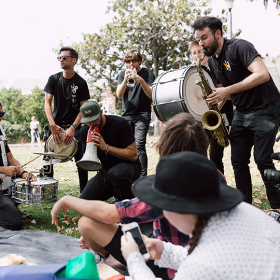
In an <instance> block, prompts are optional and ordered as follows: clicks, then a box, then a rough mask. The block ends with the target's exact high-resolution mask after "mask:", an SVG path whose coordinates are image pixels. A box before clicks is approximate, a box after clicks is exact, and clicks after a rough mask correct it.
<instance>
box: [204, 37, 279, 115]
mask: <svg viewBox="0 0 280 280" xmlns="http://www.w3.org/2000/svg"><path fill="white" fill-rule="evenodd" d="M258 56H260V55H259V54H258V52H257V51H256V49H255V48H254V46H253V45H252V44H251V43H249V42H247V41H245V40H241V39H231V40H224V44H223V48H222V51H221V54H220V55H219V57H218V58H216V56H215V54H214V55H212V56H211V57H209V59H208V64H209V68H210V70H211V72H212V73H213V74H214V75H215V77H216V79H217V80H218V82H220V83H221V84H223V86H229V85H233V84H236V83H239V82H241V81H243V80H244V79H245V78H246V77H248V76H249V75H251V74H252V73H251V72H250V71H249V70H248V69H247V68H248V66H249V65H250V64H251V62H252V61H253V60H254V59H255V58H256V57H258ZM279 97H280V94H279V91H278V89H277V87H276V86H275V84H274V82H273V80H272V78H271V77H270V80H269V81H267V82H265V83H263V84H261V85H258V86H256V87H254V88H251V89H248V90H245V91H242V92H238V93H234V94H231V95H230V98H231V101H232V103H233V105H235V106H236V109H237V110H238V111H240V112H244V113H246V112H252V111H257V110H260V109H262V108H263V107H264V106H265V105H266V104H268V103H270V102H271V101H273V100H275V99H278V98H279Z"/></svg>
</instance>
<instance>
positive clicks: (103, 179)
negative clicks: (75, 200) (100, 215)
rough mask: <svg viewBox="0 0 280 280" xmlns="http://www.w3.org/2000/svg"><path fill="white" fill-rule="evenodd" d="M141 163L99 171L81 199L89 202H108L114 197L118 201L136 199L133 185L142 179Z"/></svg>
mask: <svg viewBox="0 0 280 280" xmlns="http://www.w3.org/2000/svg"><path fill="white" fill-rule="evenodd" d="M140 173H141V166H140V163H139V162H138V163H132V162H131V163H130V162H122V163H119V164H117V165H115V166H114V167H112V168H111V169H108V170H101V171H99V172H98V173H97V174H96V175H95V176H94V177H93V178H91V179H90V180H89V181H88V183H87V185H86V187H85V188H84V190H83V192H82V194H81V195H80V198H83V199H88V200H107V199H108V198H110V197H112V196H114V197H115V198H117V199H118V200H122V199H131V198H133V197H134V195H133V194H132V191H131V186H132V183H133V182H134V181H135V180H136V179H138V178H139V177H140Z"/></svg>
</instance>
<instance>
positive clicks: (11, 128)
mask: <svg viewBox="0 0 280 280" xmlns="http://www.w3.org/2000/svg"><path fill="white" fill-rule="evenodd" d="M1 126H2V127H3V129H4V131H5V133H6V135H7V137H8V143H9V144H15V143H20V142H21V141H22V140H24V141H25V142H27V139H28V140H29V138H30V136H29V129H28V130H27V129H26V128H25V127H24V126H22V125H18V124H11V123H10V122H8V121H4V120H2V121H1Z"/></svg>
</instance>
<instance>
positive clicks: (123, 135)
mask: <svg viewBox="0 0 280 280" xmlns="http://www.w3.org/2000/svg"><path fill="white" fill-rule="evenodd" d="M118 132H119V139H120V141H119V142H120V143H121V147H120V148H126V147H128V146H129V145H131V144H132V143H133V142H134V141H135V138H134V135H133V132H132V129H131V126H130V125H129V123H128V121H127V120H125V119H123V121H122V122H121V126H120V128H119V129H118Z"/></svg>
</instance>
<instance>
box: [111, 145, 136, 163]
mask: <svg viewBox="0 0 280 280" xmlns="http://www.w3.org/2000/svg"><path fill="white" fill-rule="evenodd" d="M108 148H109V154H110V155H112V156H114V157H117V158H120V159H124V160H129V161H132V162H134V161H135V160H136V159H137V157H138V153H137V148H136V144H135V147H134V143H133V144H132V145H130V146H128V147H126V148H123V149H121V148H116V147H113V146H108Z"/></svg>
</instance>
